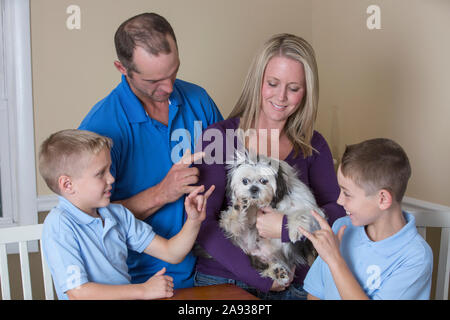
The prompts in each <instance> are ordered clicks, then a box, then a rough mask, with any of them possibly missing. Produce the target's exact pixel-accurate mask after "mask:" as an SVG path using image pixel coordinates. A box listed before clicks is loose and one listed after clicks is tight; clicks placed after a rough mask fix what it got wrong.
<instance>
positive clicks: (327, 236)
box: [298, 210, 347, 266]
mask: <svg viewBox="0 0 450 320" xmlns="http://www.w3.org/2000/svg"><path fill="white" fill-rule="evenodd" d="M311 213H312V215H313V216H314V218H315V219H316V220H317V222H318V223H319V225H320V228H321V229H320V230H317V231H315V232H313V233H310V232H308V231H306V230H305V229H303V228H302V227H299V228H298V229H299V231H300V232H301V233H302V234H303V235H304V236H305V237H306V238H308V239H309V240H310V241H311V242H312V244H313V245H314V248H315V249H316V250H317V253H318V254H319V255H320V257H321V258H322V260H323V261H325V262H326V263H327V264H328V265H329V266H331V264H333V263H335V262H337V261H339V259H341V258H342V257H341V252H340V244H341V240H342V237H343V236H344V231H345V228H346V227H347V226H342V227H341V228H340V229H339V231H338V233H337V235H335V234H334V232H333V230H332V229H331V227H330V225H329V224H328V222H327V221H326V220H325V219H324V218H323V217H321V216H320V215H319V214H318V213H317V212H315V211H314V210H312V211H311Z"/></svg>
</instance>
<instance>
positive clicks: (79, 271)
mask: <svg viewBox="0 0 450 320" xmlns="http://www.w3.org/2000/svg"><path fill="white" fill-rule="evenodd" d="M98 212H99V214H100V215H101V216H102V218H103V220H104V226H103V223H102V220H101V219H100V218H94V217H91V216H89V215H88V214H86V213H84V212H82V211H81V210H79V209H78V208H77V207H75V206H74V205H73V204H72V203H70V202H69V201H68V200H67V199H65V198H63V197H59V203H58V205H57V206H56V207H55V208H53V209H52V210H51V211H50V213H49V214H48V216H47V217H46V219H45V222H44V230H43V234H42V245H43V252H44V257H45V259H46V261H47V264H48V266H49V268H50V271H51V273H52V276H53V280H54V283H55V289H56V292H57V294H58V299H60V300H62V299H68V297H67V294H66V292H67V291H68V290H70V289H73V288H76V287H78V286H80V285H82V284H84V283H86V282H95V283H101V284H129V283H130V279H131V277H130V275H129V274H128V267H127V264H126V259H127V250H128V248H131V249H133V250H135V251H137V252H142V251H144V249H145V248H147V246H148V245H149V244H150V242H151V241H152V240H153V238H154V237H155V233H154V232H153V230H152V227H150V226H149V225H148V224H146V223H144V222H142V221H139V220H137V219H136V218H135V217H134V216H133V214H132V213H131V212H130V211H128V209H126V208H125V207H123V206H122V205H119V204H110V205H109V206H107V207H105V208H99V209H98Z"/></svg>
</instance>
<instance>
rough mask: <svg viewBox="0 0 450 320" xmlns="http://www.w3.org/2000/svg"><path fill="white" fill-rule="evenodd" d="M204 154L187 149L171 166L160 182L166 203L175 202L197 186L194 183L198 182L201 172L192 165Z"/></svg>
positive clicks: (161, 193) (159, 186)
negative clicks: (192, 152)
mask: <svg viewBox="0 0 450 320" xmlns="http://www.w3.org/2000/svg"><path fill="white" fill-rule="evenodd" d="M204 156H205V153H204V152H197V153H194V154H191V151H190V150H187V151H186V153H185V154H184V155H183V157H182V158H181V159H180V161H178V162H177V163H175V164H174V165H173V166H172V168H170V170H169V172H168V173H167V175H166V176H165V177H164V179H163V180H162V181H161V182H160V183H159V184H158V188H159V190H160V192H159V195H160V196H161V197H163V198H164V203H170V202H174V201H176V200H178V199H179V198H180V197H181V196H182V195H184V194H187V193H190V192H192V191H193V190H195V188H197V187H196V186H192V185H193V184H196V183H197V182H198V176H199V172H198V169H197V168H192V167H190V165H191V164H192V163H194V162H195V161H197V160H198V159H201V158H203V157H204Z"/></svg>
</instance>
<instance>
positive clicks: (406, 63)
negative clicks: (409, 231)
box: [312, 0, 450, 206]
mask: <svg viewBox="0 0 450 320" xmlns="http://www.w3.org/2000/svg"><path fill="white" fill-rule="evenodd" d="M370 4H378V5H379V6H380V9H381V27H382V29H381V30H373V31H371V30H368V28H367V27H366V18H367V17H368V16H369V15H368V14H366V13H365V12H366V8H367V7H368V6H369V5H370ZM449 30H450V1H447V0H426V1H425V0H395V1H392V0H376V1H372V0H371V1H367V0H366V1H365V0H341V1H332V0H319V1H314V5H313V11H312V33H313V36H312V38H313V45H314V47H315V49H316V52H317V55H318V64H319V70H320V77H321V79H320V84H321V96H320V112H319V118H318V122H317V123H318V129H319V130H320V131H322V132H323V133H324V134H325V136H326V137H327V138H328V142H329V143H330V144H331V146H332V151H333V154H334V156H335V157H337V158H340V156H341V155H342V153H343V151H344V148H345V144H352V143H356V142H359V141H361V140H364V139H368V138H374V137H388V138H392V139H394V140H396V141H397V142H399V143H400V144H401V145H402V146H403V147H404V149H405V150H406V152H407V153H408V155H409V158H410V161H411V165H412V169H413V174H412V178H411V180H410V183H409V187H408V190H407V195H408V196H411V197H414V198H418V199H422V200H426V201H430V202H435V203H440V204H443V205H447V206H448V205H450V191H449V190H450V142H449V139H448V137H449V136H450V126H449V124H448V122H449V119H450V90H449V88H450V59H449V57H450V37H449V34H448V31H449Z"/></svg>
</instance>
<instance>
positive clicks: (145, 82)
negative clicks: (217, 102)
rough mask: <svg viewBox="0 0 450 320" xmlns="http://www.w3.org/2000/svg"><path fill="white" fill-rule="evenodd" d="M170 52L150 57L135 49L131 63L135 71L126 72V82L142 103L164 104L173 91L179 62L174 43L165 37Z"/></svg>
mask: <svg viewBox="0 0 450 320" xmlns="http://www.w3.org/2000/svg"><path fill="white" fill-rule="evenodd" d="M167 39H168V41H169V43H170V47H171V52H170V53H169V54H164V53H161V54H159V55H157V56H156V55H152V54H150V53H148V52H147V51H145V50H144V49H143V48H141V47H136V48H135V50H134V55H133V62H134V65H135V67H136V70H137V71H129V72H127V74H126V76H127V80H128V83H129V85H130V87H131V90H133V92H134V94H136V96H137V97H138V98H139V99H141V100H142V101H144V102H146V101H149V100H150V101H155V102H165V101H167V100H168V99H169V97H170V94H171V93H172V91H173V84H174V82H175V79H176V76H177V72H178V68H179V66H180V60H179V58H178V50H177V47H176V45H175V41H174V40H173V39H172V38H171V37H167Z"/></svg>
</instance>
